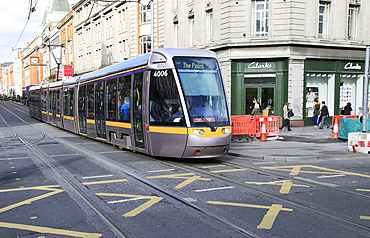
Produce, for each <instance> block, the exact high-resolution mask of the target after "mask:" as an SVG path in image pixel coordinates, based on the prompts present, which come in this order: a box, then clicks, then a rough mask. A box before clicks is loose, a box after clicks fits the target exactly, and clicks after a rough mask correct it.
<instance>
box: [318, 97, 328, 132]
mask: <svg viewBox="0 0 370 238" xmlns="http://www.w3.org/2000/svg"><path fill="white" fill-rule="evenodd" d="M321 105H322V107H321V114H320V117H321V123H320V127H319V129H322V128H323V127H324V124H325V125H326V126H327V128H328V129H329V127H330V125H329V123H327V122H326V121H325V119H326V118H327V117H329V111H328V107H327V106H326V105H325V101H322V102H321Z"/></svg>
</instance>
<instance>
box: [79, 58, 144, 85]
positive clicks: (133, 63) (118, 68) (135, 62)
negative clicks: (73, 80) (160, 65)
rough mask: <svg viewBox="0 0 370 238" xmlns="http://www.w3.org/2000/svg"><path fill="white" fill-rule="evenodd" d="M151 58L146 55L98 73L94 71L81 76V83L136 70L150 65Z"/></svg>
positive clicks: (100, 70)
mask: <svg viewBox="0 0 370 238" xmlns="http://www.w3.org/2000/svg"><path fill="white" fill-rule="evenodd" d="M149 57H150V54H145V55H142V56H138V57H136V58H133V59H129V60H125V61H123V62H120V63H117V64H115V65H111V66H108V67H106V68H103V69H99V70H97V71H94V72H91V73H88V74H84V75H82V76H81V78H80V80H79V82H80V83H82V82H86V81H88V80H91V79H94V78H99V77H103V76H106V75H110V74H114V73H117V72H120V71H123V70H125V69H130V68H135V67H137V66H140V65H146V64H147V63H148V60H149Z"/></svg>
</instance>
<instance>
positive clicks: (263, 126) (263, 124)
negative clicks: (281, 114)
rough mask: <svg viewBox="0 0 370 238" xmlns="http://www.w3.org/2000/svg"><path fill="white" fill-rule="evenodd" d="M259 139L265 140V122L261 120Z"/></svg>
mask: <svg viewBox="0 0 370 238" xmlns="http://www.w3.org/2000/svg"><path fill="white" fill-rule="evenodd" d="M260 140H266V125H265V122H264V121H263V122H262V130H261V138H260Z"/></svg>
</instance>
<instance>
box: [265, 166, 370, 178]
mask: <svg viewBox="0 0 370 238" xmlns="http://www.w3.org/2000/svg"><path fill="white" fill-rule="evenodd" d="M261 168H262V169H272V170H280V171H288V172H290V174H289V175H298V174H299V173H311V174H344V175H353V176H359V177H365V178H370V175H367V174H360V173H354V172H348V171H342V170H336V169H329V168H325V167H320V166H314V165H293V166H276V167H275V166H274V167H261ZM303 168H312V169H317V170H322V171H307V170H302V169H303Z"/></svg>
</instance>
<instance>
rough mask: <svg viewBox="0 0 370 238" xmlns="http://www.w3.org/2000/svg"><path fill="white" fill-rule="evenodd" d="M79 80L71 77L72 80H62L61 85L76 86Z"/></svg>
mask: <svg viewBox="0 0 370 238" xmlns="http://www.w3.org/2000/svg"><path fill="white" fill-rule="evenodd" d="M79 78H80V77H79V76H77V77H73V78H68V79H64V80H63V85H71V84H76V85H77V82H78V79H79Z"/></svg>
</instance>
